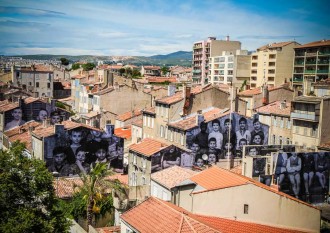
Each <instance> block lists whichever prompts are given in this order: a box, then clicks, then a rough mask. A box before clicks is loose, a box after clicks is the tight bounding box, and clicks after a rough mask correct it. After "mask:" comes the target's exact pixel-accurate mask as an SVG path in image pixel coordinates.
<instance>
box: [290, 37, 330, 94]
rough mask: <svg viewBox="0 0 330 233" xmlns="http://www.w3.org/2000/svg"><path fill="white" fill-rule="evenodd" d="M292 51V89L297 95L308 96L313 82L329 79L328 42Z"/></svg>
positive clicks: (329, 55) (329, 56) (299, 47)
mask: <svg viewBox="0 0 330 233" xmlns="http://www.w3.org/2000/svg"><path fill="white" fill-rule="evenodd" d="M294 51H295V54H294V69H293V75H292V77H293V78H292V85H293V89H294V90H295V93H296V94H297V95H301V94H304V95H309V94H311V91H313V90H312V88H311V84H312V83H313V82H317V81H321V80H322V79H327V78H329V74H330V73H329V70H330V69H329V66H330V63H329V61H330V59H329V58H330V40H321V41H315V42H311V43H308V44H304V45H300V46H297V47H296V48H295V49H294Z"/></svg>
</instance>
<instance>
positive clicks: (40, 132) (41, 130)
mask: <svg viewBox="0 0 330 233" xmlns="http://www.w3.org/2000/svg"><path fill="white" fill-rule="evenodd" d="M61 124H62V125H64V129H66V130H71V129H75V128H78V127H83V128H87V129H91V130H96V131H101V130H100V129H98V128H94V127H91V126H89V125H85V124H82V123H77V122H74V121H69V120H68V121H63V122H62V123H61ZM32 134H33V135H35V136H37V137H39V138H44V137H50V136H52V135H54V134H55V126H54V125H49V126H47V127H44V126H42V125H41V126H39V127H37V128H35V130H34V131H33V132H32Z"/></svg>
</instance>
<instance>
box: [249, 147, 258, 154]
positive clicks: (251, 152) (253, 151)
mask: <svg viewBox="0 0 330 233" xmlns="http://www.w3.org/2000/svg"><path fill="white" fill-rule="evenodd" d="M249 155H250V156H256V155H257V149H256V148H251V149H250V151H249Z"/></svg>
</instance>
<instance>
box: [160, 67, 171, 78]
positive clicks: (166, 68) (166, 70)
mask: <svg viewBox="0 0 330 233" xmlns="http://www.w3.org/2000/svg"><path fill="white" fill-rule="evenodd" d="M160 70H161V71H162V75H163V76H165V75H166V74H167V73H168V72H169V71H170V69H169V68H168V67H167V66H163V67H162V68H160Z"/></svg>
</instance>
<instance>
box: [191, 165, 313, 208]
mask: <svg viewBox="0 0 330 233" xmlns="http://www.w3.org/2000/svg"><path fill="white" fill-rule="evenodd" d="M190 180H191V181H193V182H195V183H196V184H198V185H199V186H201V187H203V188H204V190H201V191H196V192H194V193H200V192H207V191H211V190H217V189H222V188H229V187H235V186H240V185H246V184H252V185H255V186H257V187H260V188H263V189H266V190H268V191H271V192H273V193H276V194H278V195H280V196H283V197H286V198H289V199H291V200H293V201H296V202H299V203H302V204H304V205H307V206H309V207H312V208H315V209H317V208H316V207H314V206H312V205H310V204H308V203H306V202H303V201H301V200H299V199H297V198H294V197H292V196H290V195H288V194H286V193H283V192H280V191H278V190H275V189H273V188H271V187H269V186H267V185H265V184H262V183H260V182H258V181H255V180H253V179H251V178H248V177H246V176H243V175H240V174H235V173H233V172H231V171H229V170H226V169H223V168H219V167H217V166H212V167H211V168H209V169H205V170H203V171H202V172H200V173H198V174H196V175H194V176H193V177H191V178H190Z"/></svg>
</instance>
